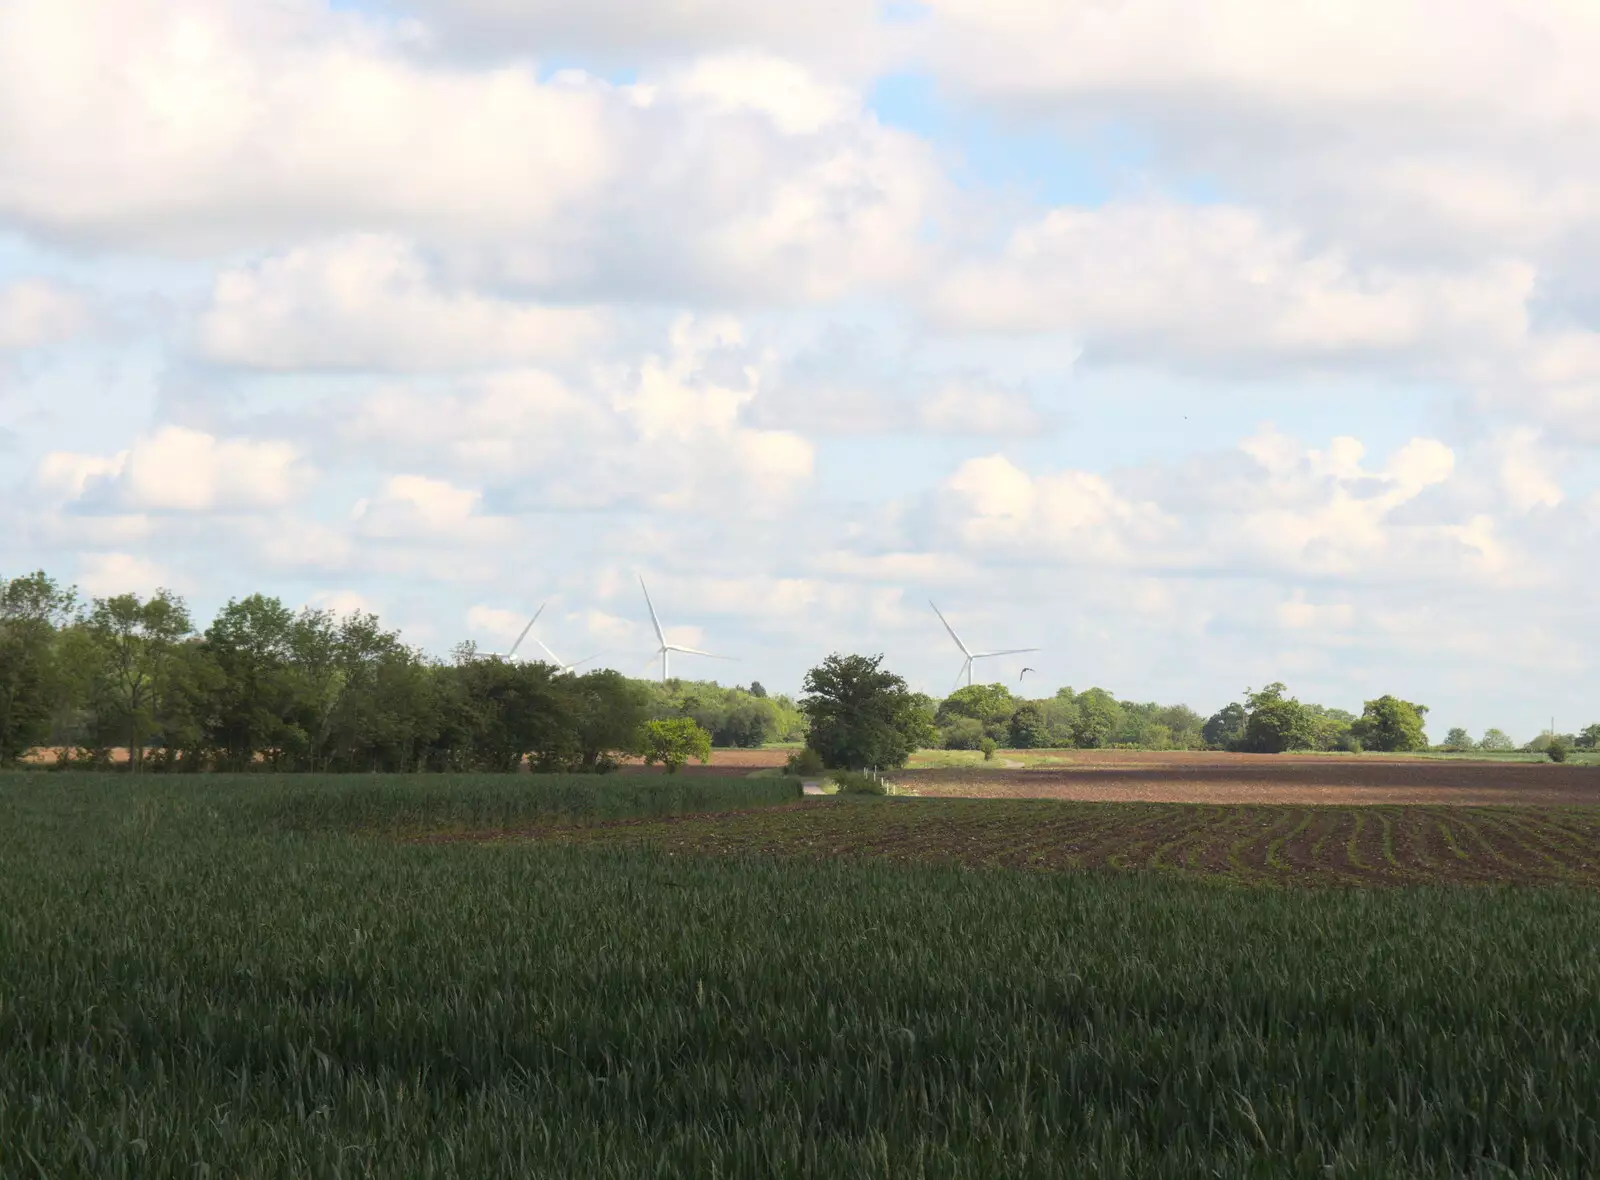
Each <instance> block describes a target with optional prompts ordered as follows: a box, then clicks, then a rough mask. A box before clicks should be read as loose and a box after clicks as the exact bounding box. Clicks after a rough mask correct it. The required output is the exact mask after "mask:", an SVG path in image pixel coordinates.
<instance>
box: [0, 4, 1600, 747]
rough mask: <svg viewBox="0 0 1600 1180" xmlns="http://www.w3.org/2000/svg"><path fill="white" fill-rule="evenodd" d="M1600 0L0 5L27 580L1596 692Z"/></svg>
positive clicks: (1588, 708)
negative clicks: (40, 577) (647, 600)
mask: <svg viewBox="0 0 1600 1180" xmlns="http://www.w3.org/2000/svg"><path fill="white" fill-rule="evenodd" d="M1596 60H1600V6H1596V5H1594V4H1593V3H1592V2H1591V0H1547V2H1546V3H1543V4H1539V5H1527V4H1512V3H1509V2H1502V3H1490V2H1488V0H1345V2H1344V3H1342V4H1338V5H1330V4H1325V3H1321V2H1314V0H1209V2H1208V3H1204V4H1201V3H1189V2H1183V0H927V2H926V3H907V2H897V3H892V4H882V3H879V2H877V0H814V2H813V3H810V4H806V5H776V4H771V3H768V2H766V0H693V2H691V0H593V2H591V3H588V4H586V5H581V6H579V5H572V4H568V3H564V2H558V0H360V2H356V3H331V4H330V3H328V2H327V0H136V2H133V3H130V2H128V0H0V576H11V575H15V574H18V573H22V572H26V571H29V570H32V569H35V568H44V569H46V570H48V571H50V572H52V573H53V574H55V575H56V576H57V577H59V578H61V579H63V580H66V581H69V582H73V583H76V584H77V585H78V586H79V587H80V589H81V590H82V591H83V593H85V594H86V595H108V594H114V593H121V592H126V591H134V592H138V593H141V594H145V593H150V592H152V591H153V590H155V589H156V588H157V587H168V588H170V589H172V590H174V591H176V592H178V593H181V594H182V595H184V596H185V597H186V598H187V600H188V601H189V603H190V605H191V607H192V608H193V610H194V612H195V614H196V615H197V617H199V618H201V619H202V620H204V619H205V618H208V617H209V615H210V613H211V612H212V611H214V610H215V609H216V608H217V607H218V606H220V605H222V604H223V603H225V602H226V601H227V600H228V599H229V598H230V597H235V596H242V595H244V594H248V593H252V592H256V591H262V592H265V593H270V594H275V595H277V596H279V597H281V598H282V599H283V600H284V601H285V602H287V603H289V604H290V605H292V606H300V605H309V606H313V607H318V608H327V609H332V610H335V611H341V612H343V611H349V610H354V609H364V610H372V611H375V612H377V613H378V614H379V615H380V616H381V617H382V618H383V619H384V620H385V621H386V622H387V623H389V624H390V625H391V626H394V627H397V628H399V629H400V630H401V631H402V633H403V635H404V636H405V637H406V638H407V639H408V640H409V641H410V642H412V643H415V644H417V645H420V646H422V647H424V648H426V649H427V650H429V651H431V652H434V653H436V654H440V655H443V654H445V653H447V652H448V651H449V649H450V648H451V647H452V646H453V645H454V644H455V643H456V642H458V641H460V640H464V639H472V640H475V641H476V642H477V643H478V644H479V645H480V647H481V648H483V649H485V650H503V649H504V647H505V646H507V645H508V644H509V643H510V641H511V640H512V639H514V638H515V637H516V634H517V632H518V631H520V630H521V628H522V626H523V624H524V623H525V622H526V621H527V618H528V616H529V615H530V614H531V613H532V612H533V611H534V609H536V608H537V607H538V606H539V605H540V604H541V603H548V606H547V607H546V609H545V613H544V615H543V617H542V618H541V620H540V623H539V629H538V630H539V635H540V637H541V638H542V639H543V640H544V642H546V643H547V644H548V645H549V646H550V647H551V648H552V649H554V650H555V651H556V652H558V653H560V654H561V655H562V656H563V657H564V658H565V659H568V660H575V659H578V658H580V657H583V656H587V655H590V654H592V653H596V652H599V653H602V654H601V656H600V658H599V660H598V661H597V663H599V664H603V665H610V666H614V667H617V668H619V669H621V670H623V671H625V672H628V673H630V674H641V673H643V671H644V669H645V666H646V663H647V661H648V659H649V654H650V651H651V650H652V649H653V647H654V646H655V644H654V641H653V637H652V636H651V634H650V631H649V622H648V616H647V615H646V613H645V610H644V602H643V598H642V596H641V594H640V592H639V583H638V576H639V575H641V574H642V575H643V576H644V577H645V578H646V579H648V581H649V584H650V588H651V593H652V596H653V597H654V599H655V602H656V606H657V609H658V610H659V611H660V613H661V616H662V621H663V623H665V624H666V625H667V627H668V634H669V638H670V639H671V640H672V641H673V642H676V643H681V644H687V645H691V646H697V647H705V648H707V649H709V650H711V651H714V652H717V653H720V654H724V655H727V656H730V657H733V659H734V660H735V661H737V662H727V663H717V662H712V661H707V660H698V661H697V660H694V659H693V657H681V658H680V659H679V660H678V661H677V662H676V663H675V667H674V671H675V672H681V673H682V674H684V675H698V676H705V677H708V678H711V677H715V678H717V679H719V680H721V681H723V682H724V683H729V682H740V683H747V682H748V681H750V680H752V679H757V680H760V681H762V682H763V683H764V684H766V685H767V686H768V687H769V688H771V689H773V690H775V691H778V690H787V691H795V690H797V689H798V688H799V686H800V683H801V679H802V677H803V675H804V672H805V670H806V669H807V668H808V667H810V666H812V665H814V664H815V663H817V662H818V661H819V660H820V659H821V658H822V657H823V656H825V655H827V654H828V653H829V652H831V651H859V652H865V653H869V654H876V653H882V654H883V655H884V656H885V663H886V665H887V666H888V667H890V668H892V669H893V670H896V671H898V672H900V673H902V674H903V675H905V676H906V677H907V679H908V680H909V681H910V682H911V683H912V685H913V686H915V687H917V688H919V689H921V690H923V691H927V692H930V693H933V694H935V695H943V694H944V693H946V692H948V691H949V690H950V689H951V688H952V687H953V686H954V684H955V682H956V676H957V673H958V672H959V670H960V666H961V656H960V653H959V652H958V651H957V650H956V649H955V646H954V645H953V644H952V643H951V642H950V639H949V637H948V636H946V635H945V633H944V632H943V630H942V628H940V626H939V623H938V620H937V618H936V617H935V616H934V614H933V612H932V611H931V610H930V609H929V605H928V604H929V601H930V600H932V601H934V602H937V603H938V604H939V606H940V608H941V609H943V610H944V611H945V613H946V614H947V616H948V617H949V618H950V620H951V622H952V623H953V624H954V625H955V627H956V628H957V629H958V630H959V631H960V632H961V633H962V635H963V636H964V637H965V638H966V639H967V641H968V643H969V645H970V646H972V647H974V648H1009V647H1032V646H1037V647H1039V648H1041V649H1042V650H1040V651H1039V652H1038V653H1036V654H1033V655H1029V656H1027V657H1026V659H1025V661H1024V660H1023V659H1021V658H1017V659H1000V660H995V661H991V662H988V663H989V666H988V667H986V668H984V667H981V666H980V675H987V676H989V677H991V678H993V679H997V680H1001V681H1004V682H1007V683H1010V684H1011V685H1012V686H1013V687H1016V686H1017V684H1018V676H1019V674H1020V672H1021V669H1022V668H1023V667H1024V666H1027V667H1031V668H1034V669H1035V672H1033V673H1030V674H1029V677H1028V679H1027V681H1026V683H1025V685H1023V687H1025V688H1026V689H1027V690H1028V692H1029V693H1030V694H1040V693H1048V692H1053V691H1054V690H1055V689H1056V688H1057V687H1059V686H1062V685H1071V686H1073V687H1074V688H1076V689H1079V690H1082V689H1084V688H1087V687H1089V686H1090V685H1100V686H1103V687H1105V688H1108V689H1110V690H1111V691H1112V692H1114V693H1116V694H1117V695H1118V696H1120V697H1123V698H1133V699H1138V700H1159V701H1161V702H1163V703H1176V702H1183V703H1187V704H1189V705H1191V706H1193V707H1195V708H1196V709H1199V710H1201V711H1202V712H1205V713H1210V712H1212V711H1214V710H1216V709H1217V708H1220V707H1221V706H1222V705H1224V704H1226V703H1227V702H1229V701H1231V700H1235V699H1238V698H1239V697H1240V696H1241V695H1242V694H1243V692H1244V691H1245V690H1246V689H1248V688H1256V687H1261V686H1262V685H1264V684H1266V683H1268V682H1270V681H1275V680H1278V681H1283V682H1285V683H1287V684H1288V686H1289V688H1290V691H1291V692H1293V693H1294V694H1295V695H1297V696H1299V697H1301V698H1302V699H1307V700H1314V701H1317V702H1319V703H1323V704H1326V705H1331V706H1338V707H1343V708H1347V709H1351V710H1353V711H1359V710H1360V708H1361V705H1362V702H1363V701H1364V700H1368V699H1371V698H1373V697H1376V696H1378V695H1381V694H1383V693H1394V694H1396V695H1398V696H1402V697H1404V698H1406V699H1409V700H1413V701H1417V702H1420V703H1423V704H1426V705H1428V706H1429V708H1430V710H1431V711H1430V714H1429V726H1430V732H1432V734H1433V736H1434V737H1435V738H1436V739H1438V738H1441V737H1442V736H1443V733H1444V730H1445V729H1446V728H1448V727H1451V726H1457V725H1459V726H1463V727H1466V728H1467V729H1469V730H1470V731H1472V732H1474V733H1481V732H1482V731H1483V730H1484V729H1486V728H1488V727H1490V726H1496V727H1499V728H1503V729H1506V730H1508V731H1509V732H1511V733H1512V734H1513V735H1514V736H1516V737H1519V738H1527V737H1530V736H1532V735H1533V734H1535V733H1536V732H1538V731H1539V730H1541V729H1543V728H1544V727H1546V726H1548V725H1549V724H1550V722H1551V719H1552V718H1554V720H1555V723H1556V725H1557V727H1558V728H1559V729H1562V730H1566V731H1571V730H1575V729H1577V728H1580V727H1581V726H1584V725H1587V724H1589V723H1591V722H1594V721H1600V677H1597V676H1596V670H1597V669H1596V662H1595V659H1594V657H1593V655H1592V651H1593V646H1594V645H1593V639H1594V636H1595V634H1596V623H1597V621H1600V620H1597V617H1596V616H1597V612H1600V604H1597V601H1596V595H1595V594H1594V592H1593V590H1592V587H1593V586H1594V584H1595V582H1596V581H1597V575H1600V557H1597V553H1600V546H1597V541H1600V464H1597V463H1596V447H1597V446H1600V325H1597V320H1600V265H1597V264H1600V154H1597V153H1595V152H1594V150H1593V145H1594V143H1595V142H1596V134H1597V132H1600V75H1597V74H1596V73H1595V72H1594V70H1593V68H1592V63H1593V62H1594V61H1596Z"/></svg>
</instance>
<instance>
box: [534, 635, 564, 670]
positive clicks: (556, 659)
mask: <svg viewBox="0 0 1600 1180" xmlns="http://www.w3.org/2000/svg"><path fill="white" fill-rule="evenodd" d="M533 641H534V642H535V643H537V644H538V645H539V646H540V647H542V648H544V654H545V655H547V656H549V657H550V662H551V663H552V664H554V665H555V666H556V667H558V668H565V667H566V665H565V664H563V663H562V662H561V657H560V656H558V655H556V653H555V652H553V651H551V650H550V645H549V644H547V643H546V642H545V641H544V640H542V639H540V638H539V637H538V636H537V635H535V636H534V637H533Z"/></svg>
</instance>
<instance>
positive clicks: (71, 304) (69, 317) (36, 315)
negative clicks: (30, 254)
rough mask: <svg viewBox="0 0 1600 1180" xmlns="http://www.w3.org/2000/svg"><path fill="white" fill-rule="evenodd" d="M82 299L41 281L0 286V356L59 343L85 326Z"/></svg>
mask: <svg viewBox="0 0 1600 1180" xmlns="http://www.w3.org/2000/svg"><path fill="white" fill-rule="evenodd" d="M89 320H90V313H89V308H88V305H87V303H86V302H85V300H84V299H83V297H82V296H81V295H79V294H77V293H76V292H74V291H71V290H68V289H66V288H64V287H62V286H60V285H59V284H56V283H51V282H47V281H45V280H42V279H21V280H18V281H16V282H13V283H9V284H5V285H3V286H0V353H5V352H8V351H17V352H20V351H22V350H23V349H26V348H38V347H41V346H43V345H49V344H58V343H61V342H62V341H65V340H69V339H71V338H72V337H73V336H76V335H78V334H79V333H80V332H82V331H83V330H84V328H85V327H87V326H88V324H89Z"/></svg>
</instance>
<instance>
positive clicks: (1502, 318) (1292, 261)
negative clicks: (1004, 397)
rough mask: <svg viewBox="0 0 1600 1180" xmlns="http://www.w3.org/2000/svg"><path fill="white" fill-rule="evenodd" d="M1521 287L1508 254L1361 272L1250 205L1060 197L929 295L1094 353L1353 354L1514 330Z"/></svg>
mask: <svg viewBox="0 0 1600 1180" xmlns="http://www.w3.org/2000/svg"><path fill="white" fill-rule="evenodd" d="M1532 285H1533V275H1532V273H1531V271H1530V270H1529V269H1528V268H1527V267H1525V266H1520V265H1511V264H1507V265H1498V266H1494V267H1489V268H1486V269H1484V270H1483V271H1482V272H1481V273H1476V274H1468V275H1464V276H1462V275H1452V274H1441V275H1428V274H1424V273H1416V272H1397V271H1394V270H1386V269H1382V268H1380V269H1376V270H1366V271H1363V270H1361V269H1359V268H1355V267H1353V266H1352V265H1351V264H1350V263H1349V262H1348V261H1347V260H1346V259H1344V258H1342V257H1341V256H1340V255H1339V254H1338V253H1336V252H1331V251H1324V252H1320V253H1317V252H1311V251H1308V250H1307V248H1306V246H1305V245H1304V243H1303V242H1302V241H1301V238H1300V235H1298V234H1297V233H1295V232H1293V231H1289V230H1285V229H1274V228H1272V227H1271V226H1269V225H1268V224H1267V223H1266V222H1265V221H1264V220H1263V219H1262V217H1261V216H1260V214H1258V213H1256V212H1254V211H1251V210H1246V209H1241V208H1237V207H1230V206H1222V205H1216V206H1185V205H1179V204H1176V203H1170V202H1160V203H1139V204H1124V205H1111V206H1107V207H1104V208H1100V209H1056V210H1054V211H1052V212H1051V213H1049V214H1047V215H1046V216H1045V217H1044V218H1042V219H1041V220H1039V221H1037V222H1035V223H1033V224H1031V225H1027V226H1024V227H1023V228H1021V229H1019V230H1017V231H1016V232H1015V233H1014V234H1013V235H1012V238H1011V240H1010V242H1009V244H1008V245H1007V247H1006V250H1005V253H1004V256H1003V258H1001V259H997V260H992V261H983V262H975V263H972V264H969V265H966V266H963V267H960V268H957V269H955V270H954V271H952V272H951V273H950V274H949V275H948V276H947V277H946V278H945V279H944V280H943V281H942V282H941V284H940V286H939V287H938V288H937V289H936V290H935V291H934V292H933V293H932V300H931V302H932V308H933V310H934V312H935V313H936V314H937V315H938V316H940V318H941V319H942V320H944V321H945V322H948V323H951V324H959V325H965V326H969V327H974V328H980V329H988V330H1002V331H1059V332H1066V333H1069V334H1072V335H1074V336H1075V337H1077V338H1079V339H1081V340H1083V341H1084V342H1086V345H1087V348H1088V350H1089V355H1090V356H1091V357H1092V358H1097V359H1098V358H1102V357H1110V358H1113V359H1123V360H1133V361H1138V362H1142V363H1154V364H1162V363H1174V362H1176V363H1187V364H1196V363H1198V364H1208V363H1209V364H1227V365H1238V364H1241V363H1248V362H1249V361H1250V360H1252V359H1254V358H1260V357H1275V358H1287V359H1291V360H1292V359H1297V358H1298V359H1318V360H1321V361H1324V362H1329V363H1334V364H1349V363H1352V362H1355V361H1360V360H1362V359H1364V358H1370V357H1372V356H1374V355H1384V354H1395V353H1403V352H1406V351H1409V350H1413V349H1417V348H1419V347H1422V346H1437V345H1438V344H1440V343H1442V342H1449V341H1452V340H1458V339H1462V338H1469V337H1470V338H1471V339H1472V340H1473V342H1474V346H1475V347H1481V346H1482V344H1483V342H1484V338H1485V337H1487V338H1489V339H1490V340H1497V341H1514V340H1516V339H1517V338H1519V337H1520V335H1521V333H1522V332H1523V330H1524V327H1525V323H1526V312H1525V309H1524V303H1525V301H1526V299H1527V297H1528V295H1529V293H1530V291H1531V289H1532Z"/></svg>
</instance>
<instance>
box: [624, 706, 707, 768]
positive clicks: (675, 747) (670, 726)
mask: <svg viewBox="0 0 1600 1180" xmlns="http://www.w3.org/2000/svg"><path fill="white" fill-rule="evenodd" d="M638 745H639V750H640V752H641V753H642V754H643V755H644V760H645V765H647V766H654V765H655V764H656V763H657V762H659V763H661V764H662V765H663V766H665V767H666V768H667V773H668V774H677V773H678V771H679V770H680V769H681V768H682V766H683V764H684V763H685V762H687V761H689V759H690V758H698V759H700V761H701V762H710V761H711V735H710V734H709V733H707V732H706V731H705V730H704V729H701V728H700V726H699V725H698V724H697V723H696V722H695V721H694V719H693V718H690V717H669V718H666V719H665V720H660V721H646V722H645V723H644V725H643V726H641V727H640V730H639V738H638Z"/></svg>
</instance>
